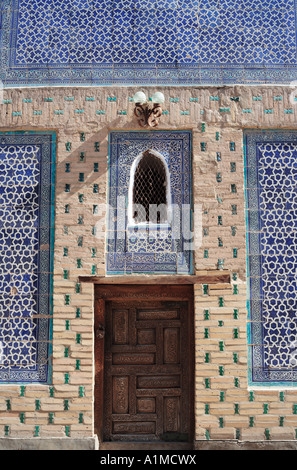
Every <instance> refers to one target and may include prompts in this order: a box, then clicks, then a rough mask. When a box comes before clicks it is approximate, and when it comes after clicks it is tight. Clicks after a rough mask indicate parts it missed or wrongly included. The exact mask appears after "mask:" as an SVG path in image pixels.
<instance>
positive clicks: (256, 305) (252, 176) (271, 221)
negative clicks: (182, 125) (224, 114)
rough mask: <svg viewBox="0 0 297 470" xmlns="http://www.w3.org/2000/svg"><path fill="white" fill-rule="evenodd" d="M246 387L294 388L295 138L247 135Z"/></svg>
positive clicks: (278, 134)
mask: <svg viewBox="0 0 297 470" xmlns="http://www.w3.org/2000/svg"><path fill="white" fill-rule="evenodd" d="M245 165H246V167H245V171H246V196H247V217H246V219H247V235H248V237H247V240H248V285H249V316H250V318H249V319H250V324H249V327H250V331H249V333H250V337H249V352H250V368H251V373H250V383H251V384H256V385H257V384H260V385H261V384H265V383H269V384H273V383H275V384H276V385H279V384H281V383H285V384H286V385H297V341H296V337H297V314H296V311H297V303H296V288H297V282H296V268H297V238H296V228H297V216H296V213H297V212H296V210H297V196H296V176H297V133H296V131H262V132H261V131H246V133H245Z"/></svg>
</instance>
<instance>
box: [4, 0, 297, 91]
mask: <svg viewBox="0 0 297 470" xmlns="http://www.w3.org/2000/svg"><path fill="white" fill-rule="evenodd" d="M0 8H1V9H0V14H1V28H0V50H1V54H0V70H1V80H2V82H3V83H4V86H19V85H32V86H33V85H38V84H45V83H46V84H56V85H58V84H60V85H62V84H65V85H70V84H86V82H87V83H88V84H89V85H110V84H116V83H117V84H133V83H135V84H136V83H140V82H142V83H152V84H153V83H158V84H159V85H160V84H225V83H235V82H236V83H239V82H240V83H275V82H280V83H289V82H290V81H292V80H294V79H296V77H297V49H296V9H297V6H296V0H275V1H272V0H249V1H244V0H232V1H229V0H220V1H219V0H213V1H210V0H162V1H148V0H120V1H119V0H1V2H0Z"/></svg>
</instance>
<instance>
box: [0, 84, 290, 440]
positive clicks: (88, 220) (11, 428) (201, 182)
mask: <svg viewBox="0 0 297 470" xmlns="http://www.w3.org/2000/svg"><path fill="white" fill-rule="evenodd" d="M136 91H137V89H136V88H129V87H125V88H120V87H119V88H104V87H103V88H84V87H82V88H68V87H67V88H52V89H47V88H39V89H33V88H32V89H7V90H5V91H4V100H3V103H2V104H0V123H1V125H0V129H1V130H13V131H16V130H23V131H24V130H30V131H32V130H33V131H34V130H43V129H46V130H55V131H56V132H57V168H56V205H55V210H56V218H55V253H54V273H53V279H54V315H53V361H52V366H53V371H52V384H51V385H44V386H38V385H34V384H32V385H30V384H26V385H25V386H21V385H4V386H1V387H0V437H5V436H9V437H14V438H16V437H20V438H21V437H23V438H35V437H46V438H49V437H72V438H87V437H90V436H92V435H93V432H94V431H93V426H94V416H93V400H94V396H93V389H94V357H93V356H94V348H93V342H94V338H93V315H94V313H93V302H94V296H93V286H92V285H91V284H83V283H81V284H80V283H79V282H78V276H91V275H104V274H105V264H104V258H105V239H104V237H100V232H98V231H97V235H96V231H95V230H94V227H95V226H96V224H97V223H98V222H99V223H100V222H102V224H103V228H104V227H105V212H104V210H103V211H102V206H101V204H105V203H106V198H107V156H108V134H109V131H110V130H114V129H116V130H119V129H123V130H135V129H136V130H138V129H139V127H138V124H137V121H136V118H134V115H133V103H132V102H131V100H130V99H129V98H131V97H132V96H133V95H134V93H135V92H136ZM146 91H147V95H148V96H151V94H152V93H153V92H154V91H155V90H154V89H149V88H148V89H146ZM160 91H162V92H163V93H164V95H165V98H166V102H165V104H164V106H163V110H164V114H163V116H162V118H161V123H160V126H159V129H191V130H192V131H193V180H194V187H193V193H194V204H195V209H196V214H195V215H196V216H197V220H199V221H200V222H201V232H199V233H198V234H197V233H196V235H198V237H197V240H198V246H197V249H196V252H195V268H196V272H197V273H199V272H203V271H207V272H209V271H213V270H214V271H216V270H217V269H218V268H219V269H223V270H225V271H226V272H229V273H230V275H231V279H232V283H231V285H213V284H209V286H208V288H206V287H205V286H203V285H196V286H195V343H196V346H195V358H196V372H195V374H196V375H195V418H196V431H195V437H196V439H197V440H209V439H210V440H211V439H236V438H239V439H241V440H265V439H272V440H274V439H275V440H281V439H295V437H296V429H297V420H296V416H295V413H296V409H295V406H294V405H295V400H294V395H295V393H294V389H288V390H287V389H286V390H285V389H281V390H276V389H273V388H270V387H266V388H265V390H263V389H257V390H250V389H248V386H247V373H248V362H247V309H246V300H247V298H246V244H245V213H244V209H245V200H244V172H243V129H245V128H258V127H261V128H264V129H276V128H290V129H294V128H295V129H296V127H297V126H296V103H297V102H296V101H295V100H294V96H295V94H294V89H293V88H291V87H277V86H272V87H261V86H251V87H239V86H238V87H197V88H196V87H193V88H185V87H180V88H175V87H172V88H170V87H167V88H166V87H163V88H160ZM296 94H297V93H296ZM199 230H200V229H199ZM196 232H197V226H196ZM200 241H201V243H200Z"/></svg>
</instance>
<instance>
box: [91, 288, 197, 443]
mask: <svg viewBox="0 0 297 470" xmlns="http://www.w3.org/2000/svg"><path fill="white" fill-rule="evenodd" d="M112 300H130V301H131V300H132V301H133V300H152V301H153V300H159V301H160V300H164V301H170V300H171V301H187V302H188V338H187V342H188V351H189V368H190V372H189V391H190V392H189V418H190V423H189V436H190V438H189V442H186V443H182V442H181V443H176V442H174V443H170V442H164V443H163V442H151V443H150V442H149V443H144V442H142V443H140V444H138V443H137V442H128V441H127V442H105V441H103V420H104V416H103V412H102V410H103V409H104V362H105V356H104V343H105V340H104V333H105V320H106V313H105V312H106V309H105V302H107V301H112ZM94 337H95V389H94V393H95V396H94V426H95V434H97V436H98V440H99V449H103V450H105V449H110V450H111V449H115V450H118V449H126V448H127V443H128V445H129V449H135V450H137V449H140V448H141V449H152V450H157V449H160V450H163V449H168V450H170V449H173V450H176V449H193V443H194V425H195V414H194V289H193V285H191V284H188V285H177V284H173V283H172V284H166V285H164V284H162V285H160V284H159V285H158V284H156V283H155V282H153V283H151V284H139V285H135V284H127V285H123V284H96V285H95V319H94ZM138 446H139V447H138Z"/></svg>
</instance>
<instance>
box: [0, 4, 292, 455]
mask: <svg viewBox="0 0 297 470" xmlns="http://www.w3.org/2000/svg"><path fill="white" fill-rule="evenodd" d="M41 3H42V7H41ZM296 9H297V5H296V1H295V0H286V1H283V0H261V1H260V0H249V1H247V0H245V1H243V2H242V1H240V0H232V1H229V0H228V1H225V0H220V1H219V0H198V1H194V0H187V1H175V0H163V1H159V2H147V1H146V0H141V1H137V0H135V1H129V0H123V1H117V2H112V1H107V0H73V1H70V0H69V1H68V0H67V1H63V2H62V1H60V0H55V1H52V0H44V1H42V2H40V1H35V0H3V1H2V2H0V13H1V23H0V79H1V88H0V240H1V246H0V255H1V256H0V448H7V447H9V446H10V445H13V444H11V443H13V442H14V439H16V440H17V446H18V448H20V446H24V447H23V448H30V446H31V448H32V447H33V448H38V447H42V446H45V447H50V446H52V447H55V446H56V447H58V448H69V447H71V446H76V448H80V447H82V448H97V446H98V442H97V435H96V419H97V417H96V412H95V407H94V402H95V398H96V397H95V395H96V393H97V392H96V389H95V387H96V386H97V382H96V380H95V379H96V378H95V375H96V373H95V361H96V357H97V356H96V354H97V352H96V351H95V343H96V338H95V332H94V326H95V290H94V283H96V282H97V283H99V282H100V280H101V281H102V279H103V280H104V282H108V279H111V281H110V282H111V283H113V284H114V283H115V280H116V279H120V280H121V282H123V283H127V282H128V281H127V280H128V279H132V281H133V280H135V279H137V282H138V279H142V280H143V282H146V283H148V284H149V283H150V284H155V285H158V283H159V279H161V277H162V279H164V278H165V276H166V280H168V285H171V284H170V280H173V281H172V282H175V280H176V279H179V280H180V282H185V283H188V282H191V283H193V284H194V285H193V291H194V324H193V329H194V358H195V360H194V362H195V367H194V370H195V372H194V377H193V395H194V414H195V416H194V421H195V429H194V442H193V448H197V449H203V448H212V447H213V448H215V447H216V446H218V445H219V446H220V447H221V448H226V447H227V445H233V446H234V447H235V448H240V446H245V445H246V446H249V445H250V443H251V442H253V443H255V446H256V445H257V444H259V445H260V446H261V445H262V444H263V443H265V444H270V445H272V446H273V445H275V446H277V445H279V443H280V442H284V444H283V446H284V447H286V446H288V445H289V443H290V445H291V446H293V448H296V447H297V395H296V384H297V381H296V370H297V369H296V365H297V363H296V360H297V359H296V357H297V356H296V344H297V343H296V332H297V326H296V308H295V306H296V301H295V291H296V274H295V268H296V260H297V257H296V236H295V233H296V215H295V213H296V204H295V191H296V183H295V180H296V168H297V164H296V162H297V125H296V113H297V88H296V78H297V73H296V72H297V46H296V11H297V10H296ZM103 19H104V21H103ZM236 83H239V85H235V84H236ZM177 85H178V86H177ZM140 89H141V90H142V91H144V92H145V93H146V95H147V97H148V98H149V100H148V103H149V104H151V101H152V98H151V97H152V96H153V94H154V93H155V91H160V92H162V93H163V94H164V97H165V102H164V104H163V105H162V110H163V111H162V115H161V117H160V123H159V125H158V127H156V128H154V129H153V128H148V127H147V128H141V127H140V126H139V123H138V121H137V118H136V116H135V115H134V106H135V105H134V102H133V96H134V94H135V93H136V92H137V91H139V90H140ZM146 152H150V153H151V154H153V155H155V156H156V158H159V159H160V161H162V164H163V165H164V171H165V173H166V185H167V186H166V191H167V193H166V194H167V205H168V207H167V209H168V211H169V209H170V217H168V220H167V221H166V223H165V224H163V225H158V224H156V226H155V225H153V226H150V225H141V224H140V225H138V226H137V224H134V223H131V188H132V180H133V176H134V175H135V173H133V171H132V170H133V168H134V166H135V165H136V162H137V161H138V160H139V159H140V158H141V156H142V155H144V154H145V153H146ZM168 213H169V212H168ZM129 214H130V216H129ZM129 217H130V218H129ZM177 235H178V236H177ZM199 276H200V277H199ZM224 276H225V277H224ZM226 278H228V279H229V281H228V282H225V281H224V282H223V280H224V279H226ZM193 279H194V281H193ZM197 279H198V280H197ZM199 279H200V281H199ZM201 279H204V281H203V282H202V281H201ZM189 280H190V281H189ZM45 442H46V444H45Z"/></svg>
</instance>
